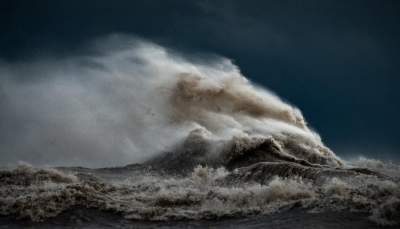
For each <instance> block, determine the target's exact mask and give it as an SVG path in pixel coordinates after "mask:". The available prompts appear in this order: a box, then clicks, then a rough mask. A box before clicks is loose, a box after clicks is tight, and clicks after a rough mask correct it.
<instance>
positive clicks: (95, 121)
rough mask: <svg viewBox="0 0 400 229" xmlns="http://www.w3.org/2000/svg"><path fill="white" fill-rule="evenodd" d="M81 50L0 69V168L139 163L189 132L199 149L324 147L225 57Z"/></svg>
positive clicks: (135, 42) (152, 47)
mask: <svg viewBox="0 0 400 229" xmlns="http://www.w3.org/2000/svg"><path fill="white" fill-rule="evenodd" d="M88 49H89V50H91V52H90V54H87V55H83V54H82V55H76V56H72V57H64V58H54V59H51V58H42V59H37V60H32V61H28V62H23V63H13V64H8V63H3V64H1V65H0V75H1V87H0V92H1V93H0V108H1V112H0V120H1V123H0V125H1V128H2V132H1V140H0V143H1V147H0V150H1V156H0V157H1V160H0V161H1V165H3V166H4V165H13V164H16V163H17V162H18V161H26V162H29V163H33V164H35V165H74V166H77V165H79V166H90V167H104V166H117V165H125V164H128V163H140V162H143V161H144V160H146V159H149V158H151V157H154V156H155V155H157V154H160V153H163V152H166V151H172V150H175V149H176V147H178V146H179V145H180V144H182V143H183V142H184V141H185V139H186V138H187V137H188V136H189V135H190V134H191V133H193V131H195V133H197V134H199V133H201V136H202V138H204V139H209V140H210V141H209V142H211V141H213V142H219V141H221V140H230V139H233V138H253V137H257V136H258V137H262V138H265V137H268V136H275V137H277V138H285V137H286V136H289V135H290V136H291V138H297V139H301V142H303V143H304V144H306V145H308V146H309V147H324V146H323V144H322V143H321V140H320V138H319V136H318V135H317V134H316V133H315V132H313V131H311V130H310V129H309V128H308V127H307V124H306V122H305V120H304V118H303V117H302V115H301V112H300V110H299V109H297V108H295V107H293V106H291V105H289V104H287V103H285V102H283V101H282V100H281V99H279V98H278V97H277V96H276V95H274V94H273V93H272V92H270V91H268V90H267V89H265V88H261V87H259V86H256V85H254V84H252V83H251V82H249V81H248V80H247V79H246V78H245V77H244V76H243V75H242V74H241V73H240V70H239V68H238V67H237V66H236V65H234V64H233V63H232V61H231V60H229V59H226V58H223V57H210V59H207V60H196V61H193V60H192V61H189V60H188V59H187V58H185V57H184V56H182V55H179V54H177V53H176V52H174V51H172V50H168V49H166V48H164V47H161V46H159V45H156V44H153V43H150V42H148V41H144V40H140V39H137V38H131V37H126V36H110V37H108V38H105V39H101V40H98V41H97V42H94V44H92V45H90V47H89V48H88ZM191 59H193V58H191ZM266 77H267V76H266ZM212 145H213V146H212V147H211V148H212V149H210V151H218V147H219V146H218V145H219V144H212ZM329 156H332V157H333V154H332V155H329Z"/></svg>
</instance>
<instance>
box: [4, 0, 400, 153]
mask: <svg viewBox="0 0 400 229" xmlns="http://www.w3.org/2000/svg"><path fill="white" fill-rule="evenodd" d="M0 29H1V32H0V59H1V60H3V61H6V62H19V61H24V60H29V59H31V58H36V57H41V56H68V55H73V54H74V53H76V52H79V51H80V48H81V47H82V45H83V44H85V43H87V42H90V40H92V39H94V38H97V37H99V36H102V35H107V34H110V33H127V34H133V35H136V36H139V37H143V38H147V39H150V40H152V41H155V42H157V43H161V44H163V45H167V46H169V47H174V48H176V49H178V50H180V51H181V52H187V53H192V54H193V53H214V54H218V55H223V56H226V57H228V58H231V59H233V60H234V61H235V63H236V64H237V65H238V66H239V67H240V68H241V70H242V72H243V74H244V75H246V76H247V77H248V78H250V79H251V80H253V81H254V82H257V83H259V84H261V85H264V86H266V87H268V88H270V89H272V90H273V91H275V92H276V93H277V94H278V95H280V96H281V97H283V98H285V99H286V100H287V101H289V102H290V103H293V104H295V105H296V106H298V107H299V108H300V109H301V110H302V111H303V113H304V115H305V117H306V119H307V120H308V121H309V123H310V125H311V126H312V127H313V128H315V129H316V130H317V131H318V132H319V133H320V134H321V136H322V138H323V140H324V141H325V142H326V143H327V145H328V146H330V147H331V148H332V149H334V150H335V151H336V152H337V153H338V154H339V155H346V154H349V153H360V154H374V155H375V156H376V157H395V158H397V159H398V158H400V152H398V149H399V146H400V141H399V138H400V133H399V130H400V124H399V121H398V117H400V103H399V101H398V100H399V99H400V90H399V88H398V87H399V85H400V76H399V71H400V57H399V55H400V54H399V53H400V1H397V0H380V1H377V0H371V1H368V0H360V1H351V0H344V1H340V0H335V1H331V0H326V1H321V0H310V1H306V0H302V1H300V0H298V1H295V0H292V1H284V0H279V1H211V0H210V1H185V0H182V1H177V0H173V1H168V0H158V1H156V0H143V1H128V0H126V1H118V0H114V1H105V0H96V1H74V0H58V1H53V0H47V1H45V0H42V1H40V0H37V1H31V0H26V1H20V0H10V1H7V0H6V1H1V3H0ZM32 77H35V76H32ZM22 80H24V79H22ZM26 80H29V79H26Z"/></svg>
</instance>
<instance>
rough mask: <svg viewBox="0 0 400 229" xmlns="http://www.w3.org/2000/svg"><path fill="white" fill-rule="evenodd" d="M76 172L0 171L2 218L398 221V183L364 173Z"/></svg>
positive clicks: (399, 198) (205, 170)
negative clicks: (335, 216) (90, 213)
mask: <svg viewBox="0 0 400 229" xmlns="http://www.w3.org/2000/svg"><path fill="white" fill-rule="evenodd" d="M77 171H78V172H76V171H75V172H74V175H72V174H69V173H71V171H69V172H68V173H65V172H59V171H57V170H53V169H52V170H49V169H35V168H32V167H27V166H22V167H19V168H17V169H15V170H11V171H0V178H1V179H0V184H1V185H0V215H11V216H13V217H16V218H17V219H18V218H27V219H30V220H33V221H44V220H46V219H48V218H51V217H55V216H57V215H58V214H60V213H61V212H63V211H66V210H68V209H72V208H73V207H83V208H95V209H100V210H107V211H111V212H115V213H119V214H121V215H123V216H124V217H125V218H127V219H134V220H152V221H160V220H162V221H164V220H188V219H191V220H200V219H220V218H224V217H245V216H251V215H258V214H270V213H276V212H281V211H287V210H290V209H293V208H302V209H305V210H306V211H308V212H310V213H316V212H323V211H353V212H361V213H364V214H368V215H369V219H370V220H372V221H374V222H376V223H377V224H379V225H397V224H399V223H400V218H399V217H400V214H399V213H400V211H399V207H400V191H399V190H400V189H399V183H398V182H394V181H390V180H383V179H379V178H378V177H376V176H370V175H362V174H358V175H352V176H346V177H342V178H337V177H330V178H329V177H328V179H326V180H324V181H322V182H321V183H315V182H314V181H312V180H308V179H302V178H300V177H297V176H292V177H288V178H281V177H272V178H271V179H270V180H269V181H267V182H265V183H258V182H254V181H251V180H250V181H249V180H242V181H238V182H235V183H234V184H231V183H230V182H229V176H230V174H231V172H229V171H227V170H225V169H223V168H219V169H212V168H207V167H201V166H199V167H196V168H195V169H194V170H193V171H192V172H191V173H189V174H188V175H187V176H185V177H175V176H160V175H156V174H152V173H145V172H143V171H142V172H140V173H139V174H132V173H131V172H130V171H129V170H126V168H125V169H123V168H119V169H118V170H115V171H113V170H112V169H110V170H89V171H86V170H84V169H83V170H79V169H78V170H77ZM259 172H261V173H262V171H259ZM113 177H119V178H121V177H123V179H118V180H116V179H113ZM101 178H103V179H104V180H102V179H101ZM317 222H318V221H317Z"/></svg>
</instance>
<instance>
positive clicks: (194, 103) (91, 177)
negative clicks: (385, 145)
mask: <svg viewBox="0 0 400 229" xmlns="http://www.w3.org/2000/svg"><path fill="white" fill-rule="evenodd" d="M93 50H95V51H93ZM93 50H92V51H91V52H89V53H88V54H85V55H83V54H82V55H80V56H76V57H68V58H66V59H61V60H53V61H48V60H40V61H36V62H33V63H29V64H26V65H24V66H23V67H21V66H20V65H18V66H14V65H6V66H1V68H0V70H1V72H2V74H3V75H5V77H6V78H8V81H7V83H6V84H5V85H4V86H3V92H2V93H3V95H4V96H3V97H4V98H6V99H3V100H1V101H0V102H1V104H0V105H1V106H2V107H3V108H9V109H4V110H12V111H13V113H10V114H5V115H3V116H2V117H3V118H5V119H6V120H5V121H6V122H5V123H10V125H9V126H7V125H5V129H6V130H7V133H9V135H5V136H6V137H9V139H8V140H7V141H5V140H3V141H4V142H2V145H3V146H4V149H7V150H3V151H4V152H7V153H5V155H2V159H3V161H2V163H1V165H3V166H4V167H2V169H1V170H0V228H71V227H72V228H76V227H86V228H108V227H117V228H268V227H271V228H342V229H343V228H376V227H381V226H385V227H393V228H395V227H398V226H399V224H400V166H399V165H397V164H395V163H392V162H381V161H378V160H373V159H367V158H358V159H354V160H344V159H341V158H340V157H338V156H337V155H336V154H335V153H334V152H332V151H331V150H330V149H329V148H328V147H327V146H325V145H324V144H323V142H322V140H321V138H320V136H319V135H318V134H317V133H316V132H315V131H313V130H312V129H311V128H310V127H309V126H308V124H307V123H306V121H305V119H304V117H303V116H302V114H301V111H300V110H299V109H297V108H295V107H294V106H292V105H290V104H288V103H286V102H284V101H283V100H281V99H280V98H279V97H277V96H276V95H274V94H273V93H272V92H270V91H268V90H267V89H264V88H261V87H259V86H257V85H254V84H252V83H251V82H250V81H249V80H247V79H246V78H245V77H244V76H243V75H242V74H241V72H240V70H239V69H238V67H237V66H235V65H234V64H233V63H232V61H230V60H228V59H226V58H222V57H209V58H206V59H204V58H194V57H193V56H190V57H188V56H187V55H186V56H185V55H179V54H177V53H175V52H174V51H172V50H169V49H166V48H163V47H161V46H158V45H155V44H152V43H149V42H145V41H142V40H138V39H132V38H127V37H122V38H121V37H119V36H117V37H111V38H108V39H106V40H100V41H99V42H97V43H96V45H94V47H93ZM25 74H33V75H40V76H43V77H48V78H46V80H43V79H39V80H37V81H34V82H28V83H23V84H21V83H20V81H18V80H14V79H15V78H18V77H20V78H21V77H22V76H23V75H25ZM11 108H12V109H11ZM341 112H343V111H341ZM15 113H17V114H18V115H15ZM327 121H329V120H327ZM14 124H15V125H14ZM27 126H29V127H30V128H27ZM15 136H18V138H16V137H15ZM19 160H23V161H28V162H30V163H31V164H33V165H30V164H27V163H20V164H19V165H17V163H16V162H17V161H19ZM49 164H50V166H49Z"/></svg>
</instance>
